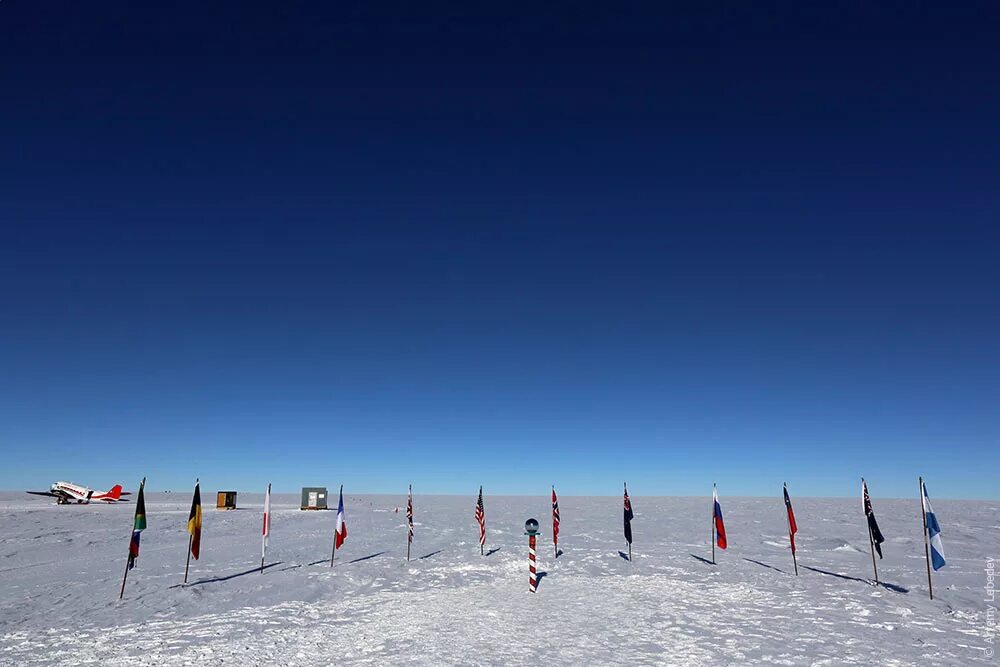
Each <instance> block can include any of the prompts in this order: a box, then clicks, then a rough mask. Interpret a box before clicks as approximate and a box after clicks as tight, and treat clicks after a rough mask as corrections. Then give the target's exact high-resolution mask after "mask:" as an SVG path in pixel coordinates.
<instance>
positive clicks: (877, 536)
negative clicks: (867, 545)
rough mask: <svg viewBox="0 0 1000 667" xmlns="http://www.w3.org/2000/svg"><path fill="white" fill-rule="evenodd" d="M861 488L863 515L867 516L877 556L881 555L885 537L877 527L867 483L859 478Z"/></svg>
mask: <svg viewBox="0 0 1000 667" xmlns="http://www.w3.org/2000/svg"><path fill="white" fill-rule="evenodd" d="M861 489H862V491H863V492H864V496H865V498H864V502H865V516H866V517H867V518H868V532H869V533H871V538H872V544H874V545H875V552H876V553H877V554H878V557H879V558H881V557H882V543H883V542H885V538H884V537H882V531H881V530H879V529H878V521H876V520H875V511H874V510H873V509H872V499H871V498H870V497H868V484H867V483H866V482H865V481H864V480H861Z"/></svg>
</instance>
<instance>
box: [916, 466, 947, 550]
mask: <svg viewBox="0 0 1000 667" xmlns="http://www.w3.org/2000/svg"><path fill="white" fill-rule="evenodd" d="M920 487H921V489H923V498H921V501H922V502H923V505H924V521H925V522H926V523H927V537H928V538H929V539H930V543H931V565H932V566H934V569H935V570H940V569H941V568H942V567H944V566H945V560H944V545H942V544H941V526H939V525H938V520H937V517H936V516H935V515H934V509H933V508H932V507H931V499H930V498H929V497H927V486H926V485H924V483H923V481H922V480H921V483H920Z"/></svg>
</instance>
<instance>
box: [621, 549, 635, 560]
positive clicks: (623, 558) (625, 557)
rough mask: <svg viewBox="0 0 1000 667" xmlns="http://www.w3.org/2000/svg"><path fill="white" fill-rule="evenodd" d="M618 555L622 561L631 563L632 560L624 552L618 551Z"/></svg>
mask: <svg viewBox="0 0 1000 667" xmlns="http://www.w3.org/2000/svg"><path fill="white" fill-rule="evenodd" d="M618 555H619V556H621V557H622V560H627V561H631V560H632V559H631V558H629V557H628V554H627V553H625V552H624V551H619V552H618Z"/></svg>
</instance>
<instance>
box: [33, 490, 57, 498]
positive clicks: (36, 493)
mask: <svg viewBox="0 0 1000 667" xmlns="http://www.w3.org/2000/svg"><path fill="white" fill-rule="evenodd" d="M25 493H30V494H31V495H33V496H49V497H50V498H62V497H63V496H62V494H59V493H52V492H51V491H25Z"/></svg>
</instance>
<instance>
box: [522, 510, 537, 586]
mask: <svg viewBox="0 0 1000 667" xmlns="http://www.w3.org/2000/svg"><path fill="white" fill-rule="evenodd" d="M524 534H525V535H527V536H528V591H529V592H531V593H534V592H535V589H536V588H538V572H537V570H536V569H535V537H537V536H538V522H537V521H535V520H534V519H528V520H527V521H525V522H524Z"/></svg>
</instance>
